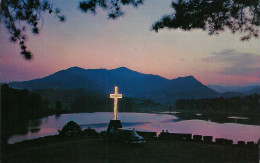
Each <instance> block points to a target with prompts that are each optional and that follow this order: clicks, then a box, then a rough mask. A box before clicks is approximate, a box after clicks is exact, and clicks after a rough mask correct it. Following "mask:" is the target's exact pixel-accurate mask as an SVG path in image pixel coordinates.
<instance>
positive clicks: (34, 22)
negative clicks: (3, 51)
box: [1, 0, 65, 60]
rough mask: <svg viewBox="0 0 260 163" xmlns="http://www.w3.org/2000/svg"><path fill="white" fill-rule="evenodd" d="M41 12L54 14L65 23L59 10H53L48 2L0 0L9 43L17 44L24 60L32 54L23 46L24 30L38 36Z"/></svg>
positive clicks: (40, 25)
mask: <svg viewBox="0 0 260 163" xmlns="http://www.w3.org/2000/svg"><path fill="white" fill-rule="evenodd" d="M43 12H48V13H49V14H52V13H54V14H55V15H56V16H57V17H58V18H59V20H60V21H62V22H63V21H65V16H64V15H62V14H61V13H60V9H58V8H53V5H52V4H50V3H49V2H48V0H45V1H39V0H2V2H1V17H2V18H3V22H4V24H5V27H6V28H7V29H8V32H9V34H10V41H11V42H14V43H16V42H17V41H18V42H19V44H20V48H21V54H22V55H23V56H24V58H25V59H26V60H30V59H31V58H32V53H31V52H30V51H29V50H27V46H26V45H25V41H26V40H27V38H26V35H25V32H26V29H27V27H29V28H30V29H31V31H32V33H33V34H39V31H40V29H41V27H42V25H43V18H42V15H41V14H42V13H43Z"/></svg>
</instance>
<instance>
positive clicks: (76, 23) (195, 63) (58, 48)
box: [0, 0, 260, 85]
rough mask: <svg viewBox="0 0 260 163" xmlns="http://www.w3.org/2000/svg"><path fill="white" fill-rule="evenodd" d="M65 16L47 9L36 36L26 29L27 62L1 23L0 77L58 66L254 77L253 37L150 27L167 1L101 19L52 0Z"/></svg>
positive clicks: (239, 81)
mask: <svg viewBox="0 0 260 163" xmlns="http://www.w3.org/2000/svg"><path fill="white" fill-rule="evenodd" d="M53 3H54V5H55V7H58V8H60V9H61V10H62V12H63V13H64V14H65V16H66V18H67V21H66V22H65V23H60V22H59V21H58V19H57V18H55V17H54V16H53V15H49V14H48V13H46V14H43V17H44V24H43V27H42V29H41V31H40V35H38V36H33V35H32V34H29V35H28V36H29V41H28V43H27V44H28V47H29V49H30V50H31V51H32V52H33V54H34V57H33V60H31V61H26V60H24V59H23V57H22V56H21V55H20V54H19V53H20V49H19V46H18V45H17V44H13V43H10V42H9V38H8V37H9V35H8V33H7V30H6V29H5V27H4V25H3V23H1V28H0V30H1V34H0V36H1V39H0V45H1V47H0V53H1V67H0V68H1V70H0V71H1V82H9V81H23V80H31V79H35V78H40V77H44V76H47V75H50V74H52V73H54V72H56V71H59V70H61V69H67V68H69V67H72V66H79V67H82V68H85V69H96V68H107V69H113V68H117V67H121V66H125V67H128V68H130V69H132V70H135V71H139V72H141V73H146V74H156V75H160V76H162V77H165V78H168V79H173V78H177V77H180V76H188V75H193V76H194V77H195V78H197V79H198V80H200V81H201V82H202V83H204V84H223V85H249V84H253V83H257V82H260V54H259V40H258V39H252V40H250V41H249V42H241V41H240V37H241V35H239V34H237V35H233V34H231V33H230V32H229V31H227V32H225V33H221V34H220V35H219V36H209V35H208V34H207V32H203V31H201V30H194V31H191V32H184V31H181V30H170V31H169V30H166V29H165V30H161V31H159V33H155V32H153V31H151V25H152V24H153V22H155V21H156V20H158V19H159V18H161V16H163V15H164V14H167V13H171V8H170V4H171V0H164V1H158V0H146V1H145V3H144V5H143V6H140V7H139V8H137V9H136V8H133V7H127V8H124V11H125V15H124V16H123V17H121V18H119V19H117V20H109V19H107V15H106V13H105V12H103V11H102V10H101V9H100V10H98V11H97V15H96V16H93V15H90V14H88V15H86V14H83V13H81V12H80V11H79V10H78V9H77V8H78V1H66V3H65V2H64V0H54V1H53Z"/></svg>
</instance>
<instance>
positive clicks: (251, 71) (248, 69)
mask: <svg viewBox="0 0 260 163" xmlns="http://www.w3.org/2000/svg"><path fill="white" fill-rule="evenodd" d="M212 54H213V56H211V57H207V58H204V59H203V61H205V62H211V63H214V62H215V63H226V64H227V65H228V66H227V67H224V68H223V69H222V70H221V71H220V72H219V73H220V74H224V75H233V76H248V77H249V76H251V77H258V78H260V55H257V54H251V53H241V52H237V51H236V50H233V49H224V50H222V51H221V52H213V53H212Z"/></svg>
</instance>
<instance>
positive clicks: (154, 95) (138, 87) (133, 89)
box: [9, 67, 220, 103]
mask: <svg viewBox="0 0 260 163" xmlns="http://www.w3.org/2000/svg"><path fill="white" fill-rule="evenodd" d="M9 85H10V86H11V87H14V88H20V89H29V90H35V89H46V88H52V89H75V88H84V89H86V90H87V91H91V92H98V93H103V94H109V93H112V92H113V91H114V86H118V87H119V92H120V93H122V94H123V95H124V96H128V97H137V98H150V99H154V100H157V101H163V102H170V103H171V102H174V101H176V100H177V99H180V98H209V97H217V96H219V95H220V94H219V93H218V92H216V91H214V90H212V89H210V88H208V87H207V86H205V85H203V84H202V83H201V82H199V81H198V80H197V79H195V78H194V77H193V76H186V77H179V78H176V79H172V80H169V79H166V78H163V77H161V76H158V75H152V74H143V73H140V72H136V71H133V70H130V69H128V68H126V67H119V68H116V69H111V70H107V69H83V68H80V67H71V68H68V69H66V70H61V71H58V72H56V73H54V74H52V75H49V76H46V77H44V78H40V79H35V80H30V81H23V82H10V83H9Z"/></svg>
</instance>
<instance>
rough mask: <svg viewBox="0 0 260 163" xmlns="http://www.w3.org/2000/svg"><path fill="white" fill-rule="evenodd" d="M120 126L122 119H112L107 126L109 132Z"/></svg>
mask: <svg viewBox="0 0 260 163" xmlns="http://www.w3.org/2000/svg"><path fill="white" fill-rule="evenodd" d="M119 128H122V124H121V121H120V120H110V123H109V125H108V128H107V133H110V132H113V131H115V130H117V129H119Z"/></svg>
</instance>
